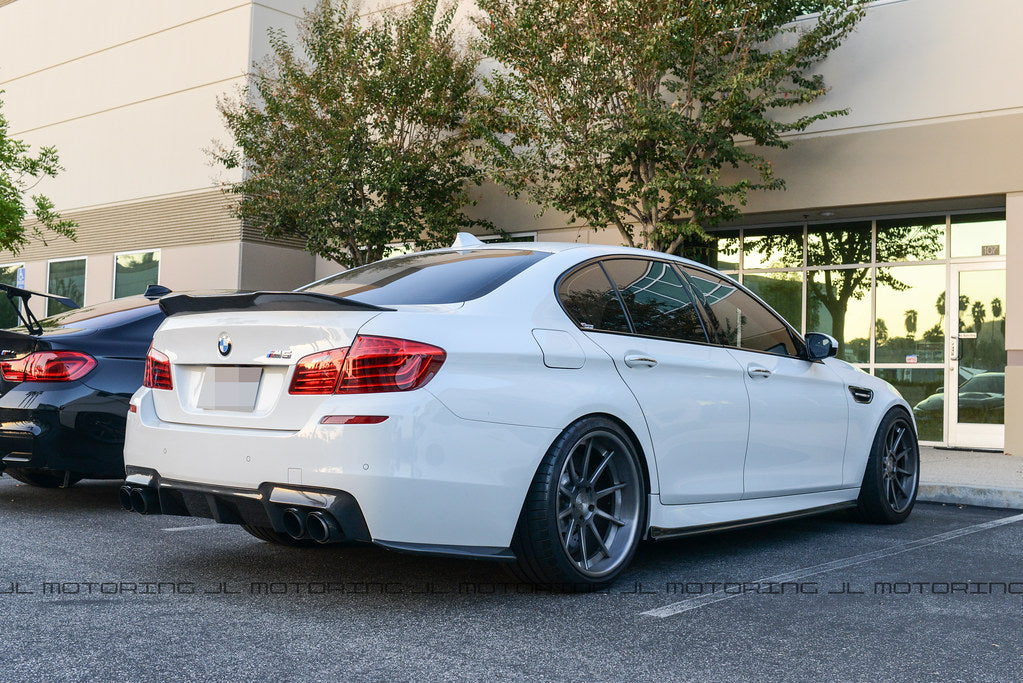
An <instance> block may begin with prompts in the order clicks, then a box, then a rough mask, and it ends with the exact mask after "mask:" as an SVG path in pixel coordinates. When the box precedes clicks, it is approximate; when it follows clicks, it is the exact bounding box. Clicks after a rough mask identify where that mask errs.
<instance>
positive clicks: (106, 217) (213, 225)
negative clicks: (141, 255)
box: [0, 0, 313, 303]
mask: <svg viewBox="0 0 1023 683" xmlns="http://www.w3.org/2000/svg"><path fill="white" fill-rule="evenodd" d="M301 4H302V3H301V2H298V1H290V2H289V1H284V0H268V1H267V2H261V3H258V4H257V3H254V2H251V0H247V1H239V0H175V1H174V2H152V3H149V2H147V3H144V4H140V3H139V2H137V1H136V0H15V1H14V2H7V3H5V4H3V5H0V90H4V91H5V93H4V94H3V95H2V96H0V97H2V99H3V101H4V104H5V108H4V110H5V114H6V116H7V118H8V121H9V122H10V127H11V132H12V134H13V135H14V136H16V137H18V138H21V139H23V140H25V141H26V142H28V143H29V144H31V145H32V146H33V148H38V147H40V146H43V145H53V146H56V147H57V149H58V151H59V153H60V158H61V163H62V165H63V166H64V167H65V169H66V170H65V171H64V172H63V173H62V174H61V175H60V176H59V177H58V178H56V179H54V180H49V179H47V180H44V181H43V182H42V183H41V184H40V185H39V186H38V188H37V191H39V192H42V193H45V194H47V195H48V196H49V197H50V198H51V199H53V200H54V201H55V203H56V204H57V208H58V209H59V210H60V211H61V212H62V213H63V214H64V215H65V216H66V217H69V218H72V219H74V220H76V221H77V222H78V223H79V230H78V241H77V242H71V241H69V240H67V239H64V238H59V237H57V238H53V239H49V238H48V239H47V241H48V242H49V244H48V245H43V244H42V243H40V242H38V241H33V243H32V244H31V245H30V246H29V247H28V248H27V249H26V250H24V252H23V253H21V254H19V255H18V256H14V255H13V254H10V253H3V252H0V264H8V263H16V262H24V263H26V264H27V271H26V284H27V286H28V287H29V288H32V289H42V290H45V289H46V272H47V270H46V263H47V261H49V260H51V259H56V258H65V257H69V256H86V257H87V259H88V260H87V266H86V303H95V302H98V301H103V300H107V299H109V298H110V297H111V295H112V273H113V261H112V255H113V253H116V252H121V251H132V250H136V249H150V248H159V249H161V250H162V253H161V283H162V284H165V285H167V286H170V287H171V288H172V289H188V288H200V289H206V288H237V287H239V286H242V281H243V280H244V281H245V282H247V283H248V285H249V286H254V285H255V284H256V283H257V282H258V280H259V275H258V274H259V273H260V272H266V271H265V268H264V266H265V265H266V264H267V263H268V262H269V261H272V259H269V258H268V257H266V253H267V252H268V250H269V251H273V250H275V249H276V251H278V252H280V253H281V254H282V257H281V258H283V259H285V260H288V259H291V260H294V252H295V248H294V245H288V246H287V247H283V248H282V247H281V246H278V247H270V246H266V245H265V243H264V246H263V247H261V248H260V249H256V250H255V251H254V252H253V253H259V254H261V255H262V256H261V257H260V258H259V259H256V260H255V261H254V262H253V263H252V265H251V266H250V265H247V264H246V262H245V261H244V260H243V259H242V247H241V244H240V243H241V242H242V241H249V240H252V239H255V240H258V239H259V237H258V235H256V236H253V235H252V234H250V233H249V232H246V231H243V228H242V225H241V223H240V221H238V219H236V218H234V217H233V216H232V215H231V211H230V205H231V198H230V197H228V196H225V195H224V194H223V193H222V192H221V191H220V190H218V189H216V187H215V184H218V183H224V182H228V183H229V182H235V181H237V180H239V179H240V178H241V175H240V171H237V170H235V171H226V170H224V169H222V168H219V167H214V166H213V165H212V164H211V163H210V160H209V157H208V155H207V153H206V149H207V148H209V147H210V146H211V145H212V144H213V142H214V141H215V140H221V141H227V140H229V139H230V136H229V135H228V133H227V131H226V130H225V128H224V125H223V123H222V121H221V118H220V115H219V113H218V112H217V110H216V103H217V99H218V98H219V97H223V96H224V95H225V94H233V93H237V92H239V90H240V88H242V87H243V86H244V84H245V83H246V80H247V74H248V71H249V68H250V65H251V64H252V62H253V61H258V60H260V59H262V57H263V55H265V53H266V49H267V42H266V31H267V30H268V29H269V28H271V27H275V26H284V27H288V28H290V29H291V30H293V26H294V23H295V18H296V15H297V11H298V8H299V6H300V5H301ZM225 251H230V252H232V253H233V256H232V257H231V258H230V259H228V260H227V261H224V260H223V257H224V252H225ZM299 253H301V252H299ZM270 272H274V271H270ZM289 272H293V278H294V281H293V282H292V281H290V280H287V279H282V278H280V277H275V278H271V279H273V280H274V282H275V283H277V284H279V285H281V286H282V287H283V286H288V285H290V286H295V285H297V284H300V283H301V282H304V281H308V279H310V277H311V274H312V272H313V268H312V266H310V267H309V268H305V269H302V268H297V269H293V271H289ZM307 273H308V274H307Z"/></svg>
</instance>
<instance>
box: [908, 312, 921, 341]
mask: <svg viewBox="0 0 1023 683" xmlns="http://www.w3.org/2000/svg"><path fill="white" fill-rule="evenodd" d="M905 315H906V336H908V337H909V338H910V339H913V338H914V337H915V336H916V324H917V320H918V314H917V312H916V311H915V310H914V309H912V308H911V309H909V310H908V311H906V313H905Z"/></svg>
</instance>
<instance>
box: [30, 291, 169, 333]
mask: <svg viewBox="0 0 1023 683" xmlns="http://www.w3.org/2000/svg"><path fill="white" fill-rule="evenodd" d="M30 305H32V306H33V310H35V306H37V305H38V306H39V307H40V308H41V307H42V306H44V305H45V304H43V303H42V302H40V303H38V304H37V303H36V299H35V298H33V299H32V301H31V302H30ZM157 306H158V304H157V302H155V301H153V300H151V299H147V298H145V297H144V296H129V297H125V298H123V299H114V300H113V301H105V302H103V303H101V304H96V305H95V306H86V307H84V308H76V309H74V310H71V311H66V312H64V313H58V314H57V315H51V316H50V317H49V318H43V319H42V320H40V321H39V324H40V325H42V326H43V329H44V330H53V329H56V328H60V327H73V328H75V329H77V330H88V329H92V328H95V327H116V326H118V325H121V324H124V323H126V322H131V321H132V320H138V319H139V318H142V317H144V316H146V315H149V314H152V313H156V310H157Z"/></svg>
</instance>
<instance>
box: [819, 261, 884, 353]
mask: <svg viewBox="0 0 1023 683" xmlns="http://www.w3.org/2000/svg"><path fill="white" fill-rule="evenodd" d="M806 330H807V332H824V333H825V334H830V335H831V336H832V337H834V338H835V339H837V340H838V357H839V358H842V359H843V360H847V361H849V362H850V363H868V362H870V269H868V268H845V269H841V270H816V271H810V274H809V279H808V280H807V283H806Z"/></svg>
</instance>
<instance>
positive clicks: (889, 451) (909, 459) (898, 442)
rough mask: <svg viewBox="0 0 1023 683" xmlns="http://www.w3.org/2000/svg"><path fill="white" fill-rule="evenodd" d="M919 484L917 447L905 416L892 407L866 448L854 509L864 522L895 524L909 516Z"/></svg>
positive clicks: (914, 433) (906, 415)
mask: <svg viewBox="0 0 1023 683" xmlns="http://www.w3.org/2000/svg"><path fill="white" fill-rule="evenodd" d="M919 484H920V447H919V446H918V445H917V438H916V432H914V431H913V423H912V421H911V420H910V419H909V415H908V414H907V413H906V411H904V410H902V409H901V408H893V409H892V410H890V411H889V412H888V414H887V415H885V417H884V419H883V420H881V424H880V426H879V427H878V428H877V434H876V435H875V436H874V444H873V447H872V448H871V449H870V458H869V459H868V460H867V469H866V472H864V474H863V485H862V486H861V487H860V497H859V500H858V501H857V507H856V512H857V516H859V517H860V518H861V519H862V520H863V521H865V522H873V523H874V524H898V523H899V522H903V521H905V520H906V518H907V517H909V513H910V512H911V511H912V510H913V505H914V504H915V503H916V494H917V488H918V486H919Z"/></svg>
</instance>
